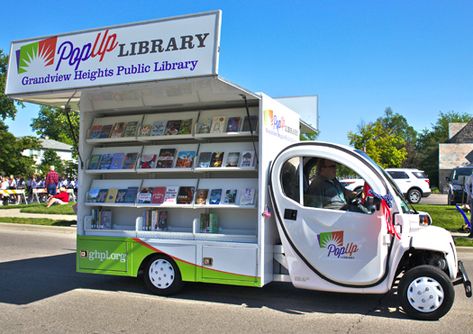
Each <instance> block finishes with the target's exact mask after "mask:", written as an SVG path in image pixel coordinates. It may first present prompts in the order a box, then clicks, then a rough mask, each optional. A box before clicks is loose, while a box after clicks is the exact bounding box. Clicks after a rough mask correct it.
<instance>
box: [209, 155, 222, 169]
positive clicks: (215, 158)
mask: <svg viewBox="0 0 473 334" xmlns="http://www.w3.org/2000/svg"><path fill="white" fill-rule="evenodd" d="M222 164H223V152H213V153H212V159H211V160H210V167H222Z"/></svg>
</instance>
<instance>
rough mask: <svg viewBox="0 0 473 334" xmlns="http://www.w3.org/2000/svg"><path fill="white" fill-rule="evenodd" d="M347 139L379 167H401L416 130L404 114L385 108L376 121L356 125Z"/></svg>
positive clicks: (413, 143) (411, 149) (413, 142)
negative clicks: (356, 128)
mask: <svg viewBox="0 0 473 334" xmlns="http://www.w3.org/2000/svg"><path fill="white" fill-rule="evenodd" d="M348 139H349V140H350V144H351V145H353V146H354V147H355V148H357V149H360V150H363V151H365V152H366V153H367V154H368V155H369V156H370V157H371V158H372V159H373V160H374V161H376V162H377V163H378V164H379V165H380V166H381V167H383V168H387V167H401V166H403V165H404V164H405V162H406V160H407V157H408V154H409V150H410V151H412V152H415V150H414V149H413V148H412V147H411V146H412V145H415V140H416V132H415V130H414V128H412V127H411V126H409V124H408V123H407V120H406V119H405V118H404V116H402V115H399V114H396V113H394V112H393V111H392V110H391V108H386V110H385V111H384V115H383V116H382V117H379V118H378V119H377V120H376V121H374V122H372V123H368V124H361V125H359V126H358V131H357V132H356V133H354V132H351V131H350V132H349V133H348Z"/></svg>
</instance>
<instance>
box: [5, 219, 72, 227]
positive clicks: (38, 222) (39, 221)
mask: <svg viewBox="0 0 473 334" xmlns="http://www.w3.org/2000/svg"><path fill="white" fill-rule="evenodd" d="M1 223H12V224H30V225H48V226H72V225H76V224H77V222H76V221H75V220H71V221H70V220H55V219H47V218H18V217H2V218H0V224H1Z"/></svg>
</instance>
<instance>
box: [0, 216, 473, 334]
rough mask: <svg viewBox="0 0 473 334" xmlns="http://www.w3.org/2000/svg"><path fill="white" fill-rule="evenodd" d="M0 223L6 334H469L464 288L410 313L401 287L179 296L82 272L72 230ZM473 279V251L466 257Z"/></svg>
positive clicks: (223, 289)
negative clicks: (421, 314)
mask: <svg viewBox="0 0 473 334" xmlns="http://www.w3.org/2000/svg"><path fill="white" fill-rule="evenodd" d="M1 225H2V224H0V332H1V333H3V334H7V333H15V334H17V333H61V334H63V333H151V332H155V333H206V334H208V333H376V334H378V333H383V334H385V333H416V334H418V333H429V334H430V333H436V334H437V333H467V332H469V331H471V328H473V316H472V313H473V300H471V299H467V298H466V297H465V294H464V291H463V288H462V287H461V286H457V287H456V288H455V291H456V301H455V304H454V306H453V308H452V310H451V311H450V312H449V313H448V314H447V315H446V316H445V317H444V318H442V319H441V320H439V321H434V322H425V321H416V320H411V319H408V318H407V317H406V316H405V315H404V314H403V313H402V312H401V311H400V310H399V309H398V302H397V296H396V295H395V294H394V293H390V294H387V295H385V296H371V295H343V294H335V293H322V292H316V291H306V290H299V289H295V288H293V287H292V286H291V285H290V284H285V283H277V284H270V285H268V286H266V287H264V288H261V289H258V288H244V287H231V286H221V285H211V284H188V285H187V286H186V288H185V289H184V290H183V291H182V292H181V293H180V294H179V295H177V296H174V297H168V298H164V297H157V296H153V295H150V294H148V293H147V291H146V290H145V289H144V287H143V284H142V282H141V280H138V279H134V278H126V277H113V276H100V275H86V274H79V273H76V272H75V253H74V250H75V235H74V234H64V233H57V232H55V233H52V232H48V231H41V232H37V231H33V232H30V231H21V230H15V229H13V230H10V229H5V228H2V226H1ZM460 257H461V258H462V259H463V260H464V262H465V266H466V269H467V271H468V272H469V273H470V274H471V275H470V276H473V252H468V253H460Z"/></svg>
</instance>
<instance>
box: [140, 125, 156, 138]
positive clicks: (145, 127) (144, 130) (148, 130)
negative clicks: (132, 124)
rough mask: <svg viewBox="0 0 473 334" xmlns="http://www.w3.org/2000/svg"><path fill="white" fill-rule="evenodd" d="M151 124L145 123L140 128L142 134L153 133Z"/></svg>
mask: <svg viewBox="0 0 473 334" xmlns="http://www.w3.org/2000/svg"><path fill="white" fill-rule="evenodd" d="M152 127H153V126H152V125H151V124H144V125H143V126H142V127H141V129H140V136H149V135H150V134H151V128H152Z"/></svg>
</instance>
